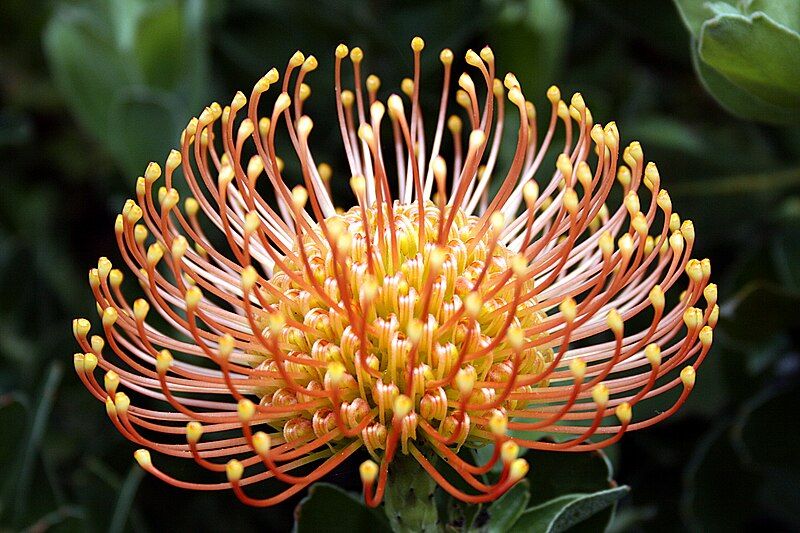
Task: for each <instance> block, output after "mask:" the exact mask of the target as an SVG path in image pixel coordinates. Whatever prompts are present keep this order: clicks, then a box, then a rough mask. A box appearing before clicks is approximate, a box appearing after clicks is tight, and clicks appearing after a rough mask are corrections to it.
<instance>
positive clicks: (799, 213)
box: [771, 197, 800, 292]
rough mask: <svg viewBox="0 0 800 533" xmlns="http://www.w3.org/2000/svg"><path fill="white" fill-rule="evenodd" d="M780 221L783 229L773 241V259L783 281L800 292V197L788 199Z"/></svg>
mask: <svg viewBox="0 0 800 533" xmlns="http://www.w3.org/2000/svg"><path fill="white" fill-rule="evenodd" d="M778 223H780V225H781V229H780V231H779V232H778V234H777V235H776V236H775V238H774V239H773V242H772V249H771V252H772V259H773V262H774V264H775V270H776V271H777V273H778V276H779V277H780V280H781V282H782V283H783V284H784V285H785V286H787V287H790V288H791V289H792V290H794V291H797V292H800V239H798V235H800V198H798V197H793V198H790V199H788V200H786V201H785V202H784V204H783V206H782V207H781V210H780V213H779V216H778Z"/></svg>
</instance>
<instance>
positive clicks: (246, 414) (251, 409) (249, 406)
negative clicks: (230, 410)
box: [236, 398, 256, 422]
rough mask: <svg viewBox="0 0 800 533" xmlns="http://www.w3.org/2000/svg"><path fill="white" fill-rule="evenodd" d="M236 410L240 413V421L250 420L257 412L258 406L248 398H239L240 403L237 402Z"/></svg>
mask: <svg viewBox="0 0 800 533" xmlns="http://www.w3.org/2000/svg"><path fill="white" fill-rule="evenodd" d="M236 412H237V413H238V414H239V421H241V422H249V421H250V420H251V419H252V418H253V415H255V414H256V406H255V404H254V403H253V402H251V401H250V400H248V399H247V398H242V399H241V400H239V403H238V404H236Z"/></svg>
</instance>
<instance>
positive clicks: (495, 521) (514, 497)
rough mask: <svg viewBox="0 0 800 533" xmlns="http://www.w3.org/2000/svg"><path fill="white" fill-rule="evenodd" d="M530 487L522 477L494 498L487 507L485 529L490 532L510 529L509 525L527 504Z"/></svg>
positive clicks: (495, 532)
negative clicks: (487, 518) (498, 496)
mask: <svg viewBox="0 0 800 533" xmlns="http://www.w3.org/2000/svg"><path fill="white" fill-rule="evenodd" d="M530 488H531V487H530V483H528V480H527V479H523V480H522V481H520V482H519V483H517V484H516V485H514V486H513V487H511V488H510V489H509V490H508V492H506V493H505V494H503V495H502V496H501V497H500V498H498V499H497V500H495V501H494V502H493V503H492V505H490V506H489V508H488V509H487V512H488V513H489V520H488V522H486V530H487V531H488V532H490V533H502V532H504V531H511V527H512V526H513V525H514V523H515V522H516V521H517V519H518V518H519V516H520V515H521V514H522V513H523V511H525V507H526V506H527V505H528V500H530V498H531V495H530V493H529V491H530Z"/></svg>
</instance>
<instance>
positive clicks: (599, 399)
mask: <svg viewBox="0 0 800 533" xmlns="http://www.w3.org/2000/svg"><path fill="white" fill-rule="evenodd" d="M592 400H594V403H596V404H597V406H598V407H600V408H603V407H605V406H606V404H607V403H608V387H606V386H605V385H604V384H603V383H600V384H599V385H595V387H594V388H593V389H592Z"/></svg>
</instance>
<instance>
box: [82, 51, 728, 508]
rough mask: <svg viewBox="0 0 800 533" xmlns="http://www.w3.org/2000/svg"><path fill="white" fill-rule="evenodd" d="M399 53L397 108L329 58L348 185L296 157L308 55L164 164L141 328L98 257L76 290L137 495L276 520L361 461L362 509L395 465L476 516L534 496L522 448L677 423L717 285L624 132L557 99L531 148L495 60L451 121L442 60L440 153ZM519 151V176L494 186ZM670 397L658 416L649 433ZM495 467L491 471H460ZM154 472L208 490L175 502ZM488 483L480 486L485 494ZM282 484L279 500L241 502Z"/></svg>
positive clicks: (220, 112) (137, 232) (373, 80)
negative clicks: (476, 453) (153, 479)
mask: <svg viewBox="0 0 800 533" xmlns="http://www.w3.org/2000/svg"><path fill="white" fill-rule="evenodd" d="M411 47H412V50H413V61H414V69H413V77H412V78H410V79H406V80H404V81H403V83H402V85H401V89H402V91H401V94H402V96H401V95H400V94H392V95H390V96H388V98H387V100H386V102H385V103H383V102H382V101H381V100H380V99H379V97H378V93H379V90H380V81H379V80H378V78H377V77H375V76H368V77H366V79H364V73H363V71H362V59H363V53H362V51H361V50H360V49H359V48H354V49H352V50H348V48H347V47H346V46H345V45H340V46H339V47H338V48H337V49H336V52H335V79H334V90H335V96H336V99H335V101H336V109H335V111H336V114H337V116H338V121H339V133H340V134H341V140H342V143H343V146H344V155H345V157H346V160H347V164H348V168H347V170H346V171H342V174H343V176H339V175H337V173H335V172H333V171H332V169H331V167H330V166H328V165H327V164H325V163H321V162H318V161H316V160H315V159H314V156H313V153H312V150H311V149H310V147H309V139H310V137H311V134H312V127H313V123H312V120H311V118H309V116H308V115H307V114H306V113H305V108H304V107H305V106H306V105H307V100H308V97H309V95H310V90H309V88H308V86H307V85H306V84H305V80H306V77H307V75H308V74H309V73H311V72H312V71H313V70H315V68H316V67H317V60H316V59H315V58H314V57H313V56H308V57H305V56H304V55H303V54H302V53H300V52H297V53H296V54H295V55H293V56H292V57H291V59H290V60H289V62H288V65H287V67H286V69H285V71H284V73H283V75H282V76H279V73H278V71H277V70H275V69H272V70H270V71H269V72H268V73H267V74H266V75H265V76H264V77H263V78H262V79H261V80H259V81H258V83H256V85H255V87H254V88H253V90H252V91H251V93H250V95H249V97H247V96H245V95H244V94H243V93H241V92H239V93H237V94H236V96H235V97H234V98H233V100H232V101H231V103H230V104H229V105H228V106H225V107H222V106H220V105H219V104H217V103H214V104H212V105H210V106H209V107H207V108H205V109H204V110H203V112H202V113H200V115H199V116H198V117H197V118H192V119H191V121H189V123H188V125H187V126H186V128H185V129H184V131H183V134H182V135H181V143H180V149H179V150H174V151H172V152H171V153H170V154H169V156H168V157H167V159H166V164H165V170H164V171H163V176H162V170H161V167H160V166H159V165H158V164H156V163H150V165H149V166H148V167H147V169H146V170H145V172H144V175H143V176H142V177H140V178H139V179H138V181H137V183H136V199H135V200H133V199H132V200H128V201H127V202H126V203H125V205H124V207H123V209H122V212H121V214H119V215H118V217H117V220H116V224H115V231H116V238H117V242H118V245H119V249H120V254H121V257H122V260H123V261H124V263H125V264H126V265H127V267H128V268H129V270H130V271H131V273H132V274H133V276H134V277H135V278H136V280H137V281H138V282H139V285H140V286H141V288H142V290H143V291H144V293H145V297H144V298H140V299H136V300H134V301H132V302H130V301H129V300H128V299H127V298H126V296H125V294H126V293H124V292H123V290H122V283H123V273H122V271H121V270H118V269H114V268H112V265H111V263H110V261H109V260H108V259H106V258H101V259H100V260H99V262H98V265H97V267H96V268H93V269H92V270H91V271H90V273H89V281H90V284H91V288H92V291H93V293H94V297H95V298H96V300H97V308H98V312H99V314H100V317H101V328H102V332H101V333H102V335H90V329H91V325H90V323H89V321H87V320H85V319H77V320H75V321H74V323H73V328H74V333H75V337H76V339H77V341H78V343H79V344H80V347H81V353H78V354H76V355H75V369H76V370H77V373H78V376H79V377H80V379H81V380H82V381H83V383H84V384H85V386H86V387H87V388H88V389H89V391H90V392H91V393H92V394H93V395H94V396H95V397H97V399H98V400H100V401H102V402H104V403H105V404H106V409H107V412H108V415H109V417H110V419H111V422H113V424H114V425H115V426H116V428H117V429H118V430H119V431H120V432H121V433H122V434H123V435H125V436H126V437H127V438H128V439H130V440H132V441H134V442H135V443H137V444H138V445H140V446H142V448H141V449H139V450H138V451H137V452H136V453H135V457H136V459H137V461H138V462H139V464H140V465H141V466H142V467H143V468H144V469H145V470H147V471H148V472H150V473H152V474H153V475H155V476H158V477H159V478H161V479H163V480H165V481H167V482H169V483H171V484H173V485H176V486H178V487H186V488H191V489H198V490H217V489H232V490H233V491H234V492H235V493H236V496H237V497H238V498H239V499H241V500H242V501H243V502H245V503H247V504H251V505H257V506H268V505H273V504H276V503H278V502H281V501H283V500H285V499H286V498H288V497H290V496H292V495H293V494H296V493H297V492H299V491H301V490H302V489H304V488H305V487H307V486H308V485H309V484H311V483H313V482H314V481H316V480H318V479H320V478H321V477H323V476H324V475H326V474H327V473H329V472H331V471H332V470H333V469H334V468H336V467H337V466H338V465H340V464H341V463H342V462H344V461H345V460H346V459H347V458H348V457H350V456H352V455H353V454H354V453H355V452H356V451H358V450H359V449H362V448H363V449H364V450H366V452H367V453H368V454H369V455H370V456H371V459H369V460H366V461H365V462H363V463H362V464H361V467H360V475H361V478H362V481H363V484H364V496H365V499H366V502H367V503H368V504H369V505H372V506H375V505H378V504H379V503H380V501H381V500H382V498H383V495H384V493H385V490H386V485H387V474H388V472H389V469H390V468H391V464H392V461H393V459H395V458H397V457H398V456H408V457H411V458H413V459H414V460H416V461H417V462H418V463H419V465H420V467H421V469H423V470H424V471H425V472H427V474H428V475H430V476H431V477H432V478H433V479H434V480H435V481H436V482H438V483H439V484H440V485H441V486H442V488H443V489H444V490H446V491H447V492H448V493H450V494H451V495H453V496H454V497H456V498H459V499H461V500H463V501H465V502H470V503H477V502H484V501H488V500H491V499H494V498H496V497H498V496H499V495H500V494H502V493H503V492H504V491H506V490H507V489H508V488H509V487H511V486H512V485H513V484H514V483H516V482H517V481H518V480H519V479H521V478H522V477H523V476H524V475H525V474H526V472H527V469H528V465H527V463H526V462H525V460H524V459H523V458H520V457H518V455H519V449H520V447H523V448H534V449H544V450H553V451H559V450H563V451H581V450H594V449H598V448H601V447H603V446H607V445H609V444H612V443H614V442H616V441H617V440H619V439H620V437H621V436H622V435H623V434H624V433H625V432H626V431H631V430H636V429H642V428H645V427H648V426H650V425H652V424H654V423H656V422H659V421H661V420H663V419H665V418H667V417H669V416H670V415H672V414H673V413H674V412H675V411H676V410H677V409H678V408H679V407H680V406H681V404H682V403H684V401H685V400H686V398H687V395H688V394H689V392H690V391H691V389H692V387H693V385H694V381H695V370H696V369H697V367H698V366H699V365H700V364H701V362H702V361H703V359H704V358H705V357H706V354H707V353H708V350H709V348H710V346H711V341H712V328H713V327H714V325H715V324H716V322H717V317H718V313H719V308H718V306H717V305H716V287H715V285H713V284H709V276H710V265H709V261H708V260H707V259H703V260H697V259H692V258H691V254H692V248H693V243H694V237H695V236H694V229H693V226H692V223H691V222H690V221H688V220H685V221H681V219H680V217H679V216H678V214H677V213H675V212H674V211H673V210H672V203H671V201H670V197H669V195H668V193H667V191H666V190H664V189H663V188H661V178H660V175H659V172H658V170H657V168H656V166H655V165H654V164H653V163H646V162H645V159H644V154H643V151H642V148H641V146H640V145H639V144H638V143H636V142H634V143H631V144H630V145H629V146H627V147H625V148H624V149H622V150H621V157H620V136H619V132H618V130H617V127H616V125H615V124H614V123H613V122H610V123H608V124H606V125H605V126H601V125H600V124H595V123H594V122H593V117H592V114H591V112H590V111H589V108H588V107H586V105H585V103H584V101H583V98H582V97H581V95H580V94H575V95H574V96H572V98H571V99H570V103H569V104H567V103H566V102H565V101H564V100H562V98H561V93H560V91H559V89H558V88H556V87H551V88H550V89H549V90H548V91H547V98H548V100H549V103H550V105H549V109H548V111H547V113H545V114H544V115H545V118H546V122H547V126H546V128H545V129H544V130H543V131H542V132H541V134H540V130H539V129H538V119H539V118H540V117H539V114H538V112H537V110H536V108H535V107H534V105H533V104H532V103H531V102H529V101H527V100H526V99H525V97H524V96H523V90H522V87H520V84H519V83H518V81H517V79H516V78H515V76H514V75H513V74H507V75H505V77H504V79H503V81H500V80H499V79H497V78H496V77H495V76H496V71H495V59H494V55H493V53H492V51H491V49H489V48H488V47H487V48H484V49H483V50H481V51H480V53H476V52H474V51H471V50H470V51H468V52H467V53H466V56H465V60H466V63H467V67H466V69H467V71H468V72H465V73H463V74H461V75H460V76H459V77H458V78H457V85H458V89H457V90H456V92H455V97H454V99H455V103H456V106H452V105H451V102H450V101H451V97H452V95H451V91H452V90H453V89H454V87H452V85H453V83H452V82H453V79H454V74H453V62H454V57H453V53H452V52H451V51H449V50H444V51H442V52H441V54H440V59H441V63H442V65H443V81H442V92H441V100H440V104H439V107H438V110H437V112H436V114H435V115H434V116H433V123H434V126H433V128H432V129H427V126H426V118H427V117H426V116H425V114H424V113H423V111H422V108H421V106H420V102H419V94H420V93H419V84H420V57H421V53H422V50H423V47H424V43H423V41H422V40H421V39H419V38H415V39H414V40H413V41H412V45H411ZM348 56H349V61H348V60H347V58H348ZM346 64H348V65H350V66H352V77H351V76H350V69H349V68H345V65H346ZM345 73H347V76H346V77H347V78H348V79H352V86H353V89H352V90H345V89H343V81H342V80H343V78H344V77H345ZM481 87H482V89H481ZM479 93H483V94H480V95H479ZM273 96H274V98H272V97H273ZM270 99H271V103H268V100H270ZM453 109H455V111H453ZM261 112H264V113H265V116H263V117H262V116H260V113H261ZM450 113H453V114H450ZM387 119H388V120H387ZM505 130H510V131H512V132H513V131H514V130H516V136H515V138H513V139H510V140H504V139H503V137H504V135H505V136H507V134H506V133H504V131H505ZM557 132H558V133H557ZM557 134H558V135H560V136H563V139H564V141H563V146H561V144H560V141H559V142H558V144H559V146H554V145H555V143H556V138H557V137H556V136H557ZM276 138H281V139H282V140H286V143H285V144H284V143H283V142H281V143H279V142H277V141H276ZM558 138H559V139H560V138H561V137H558ZM504 142H505V143H510V145H511V146H510V148H513V150H511V151H513V156H512V158H511V160H510V162H509V163H508V165H506V166H507V168H502V169H501V168H499V167H500V165H499V163H498V161H499V160H500V159H501V158H500V156H499V154H500V152H501V150H502V147H503V143H504ZM278 146H286V148H285V149H284V150H282V151H280V152H281V153H279V150H278ZM548 153H551V154H552V153H557V154H558V155H557V162H556V165H555V169H554V170H553V171H551V170H547V169H546V168H544V167H543V161H545V157H546V155H547V154H548ZM445 154H447V157H445ZM289 158H291V159H292V163H291V164H289V163H287V164H284V159H286V160H287V161H288V159H289ZM288 169H297V170H296V171H292V172H289V171H288ZM179 175H182V178H183V181H184V182H185V183H184V184H181V185H179V184H178V183H177V179H178V176H179ZM160 179H162V180H163V181H162V182H161V184H160V185H159V183H158V182H159V180H160ZM337 180H347V181H348V182H349V187H350V189H351V190H352V192H353V197H354V201H353V204H352V207H350V208H348V209H346V210H345V209H342V208H339V207H337V206H336V204H335V203H334V198H333V196H332V195H331V184H332V183H334V182H336V181H337ZM179 188H182V190H184V191H186V192H188V193H189V195H190V196H188V197H186V198H185V199H184V200H183V202H181V199H180V194H179V192H178V190H179ZM668 302H669V303H668ZM97 367H99V368H100V369H101V370H102V371H103V372H105V375H104V379H103V383H102V384H101V383H100V382H99V381H98V379H97V377H96V375H95V370H96V368H97ZM676 388H677V389H679V392H678V393H677V394H675V395H673V397H676V399H675V400H674V403H673V404H672V406H671V407H669V408H667V409H665V410H661V411H653V410H646V409H643V410H642V411H641V412H637V410H636V406H637V404H639V402H641V401H643V400H646V399H648V398H652V397H654V396H657V395H661V394H664V393H667V392H669V391H672V390H673V389H676ZM129 395H130V396H129ZM131 396H133V397H134V400H135V401H133V402H132V401H131ZM532 431H536V432H540V433H544V434H551V435H555V436H559V437H560V438H557V439H551V440H535V439H531V438H527V437H526V436H525V435H526V432H532ZM527 434H528V435H530V433H527ZM487 444H493V445H494V452H493V454H492V456H491V458H490V459H489V460H488V462H487V463H486V464H481V465H476V464H472V463H469V462H466V461H465V460H464V459H462V456H460V455H458V451H459V450H460V449H461V447H463V446H469V447H480V446H484V445H487ZM148 450H155V451H157V452H159V453H161V454H166V455H171V456H176V457H183V458H187V459H193V460H194V461H196V462H197V464H199V465H200V467H202V468H203V469H207V470H209V471H211V472H213V473H217V474H218V475H219V476H220V479H219V480H218V481H217V482H211V483H201V482H194V481H182V480H179V479H176V478H175V477H173V476H171V475H170V474H168V473H167V472H165V471H163V470H162V469H160V468H158V467H157V466H156V464H154V462H153V461H152V460H151V456H150V452H149V451H148ZM437 457H438V458H441V459H443V461H440V460H434V458H437ZM496 465H497V466H498V469H499V468H500V467H501V468H502V472H501V473H500V474H499V477H497V480H496V482H495V483H493V484H488V483H486V482H485V481H484V480H483V478H482V477H481V476H480V474H483V473H486V472H488V471H489V470H490V469H492V468H493V467H495V466H496ZM295 469H298V471H295ZM444 469H448V470H450V469H452V470H453V471H454V472H455V473H456V474H457V475H459V476H461V477H462V478H463V479H464V481H466V483H467V484H468V486H469V487H470V490H469V491H467V492H465V491H463V490H461V489H460V488H457V487H456V486H454V485H453V484H451V483H450V482H448V481H447V479H446V476H445V475H444V474H443V472H442V470H444ZM268 478H277V479H278V480H280V481H282V482H284V483H285V484H287V485H288V487H286V488H285V489H282V490H280V491H278V492H277V493H275V494H274V495H272V496H267V497H266V498H263V499H259V498H255V497H253V496H251V495H249V494H248V491H247V486H248V485H251V484H254V483H257V482H259V481H261V480H265V479H268Z"/></svg>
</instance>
